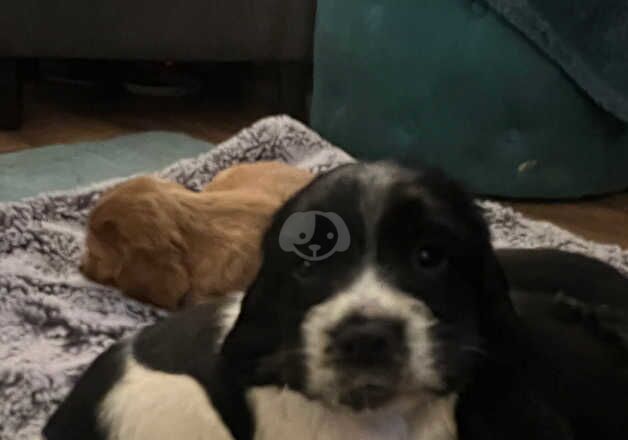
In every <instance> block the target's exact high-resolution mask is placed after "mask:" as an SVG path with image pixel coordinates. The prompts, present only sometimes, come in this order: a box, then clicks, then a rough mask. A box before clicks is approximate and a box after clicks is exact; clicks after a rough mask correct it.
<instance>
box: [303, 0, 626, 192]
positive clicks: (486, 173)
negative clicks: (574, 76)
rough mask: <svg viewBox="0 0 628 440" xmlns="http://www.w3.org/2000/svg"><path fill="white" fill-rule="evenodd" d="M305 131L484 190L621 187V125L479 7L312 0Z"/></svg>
mask: <svg viewBox="0 0 628 440" xmlns="http://www.w3.org/2000/svg"><path fill="white" fill-rule="evenodd" d="M311 123H312V126H313V127H314V128H315V129H317V130H318V131H319V132H320V133H321V134H322V135H323V136H325V137H327V138H329V139H330V140H331V141H333V142H334V143H336V144H338V145H340V146H342V147H344V148H346V149H347V150H348V151H349V152H350V153H352V154H354V155H356V156H358V157H360V158H367V159H376V158H391V157H392V158H398V159H402V160H403V159H413V160H415V159H419V160H422V161H424V162H427V163H429V164H432V165H437V166H440V167H442V168H443V169H445V170H446V171H447V172H449V173H450V174H452V175H454V176H455V177H457V178H458V179H460V180H462V181H464V182H465V183H467V184H468V185H469V187H470V188H471V189H472V190H473V191H475V192H477V193H483V194H492V195H503V196H516V197H574V196H581V195H585V194H592V193H600V192H607V191H613V190H619V189H623V188H625V187H628V134H627V130H626V125H625V124H624V123H623V122H621V121H620V120H619V119H617V118H616V117H614V116H613V115H611V114H610V113H607V112H606V111H605V110H603V109H602V108H600V107H599V106H597V105H596V104H595V103H594V102H593V100H592V99H591V98H590V97H588V96H587V95H586V94H585V93H583V92H582V89H580V88H579V87H577V86H576V85H575V83H574V82H573V81H572V80H571V79H570V78H569V77H567V76H566V74H565V73H564V72H563V71H562V70H561V69H560V68H559V67H558V65H556V64H555V63H554V62H552V61H550V59H549V58H548V57H547V56H546V55H545V54H544V53H542V52H541V51H540V50H539V49H537V47H536V46H535V45H534V44H532V43H531V42H530V41H529V40H527V39H526V38H525V37H524V36H523V35H522V34H521V33H520V32H519V31H518V30H517V29H515V28H514V27H512V26H511V25H510V24H508V23H507V22H506V21H505V20H504V19H502V18H501V17H500V16H498V15H497V14H496V13H495V12H493V10H491V9H488V8H487V7H486V6H484V5H483V4H482V3H478V2H472V1H468V0H438V1H431V0H397V1H395V2H390V1H387V0H343V1H342V2H338V1H333V0H319V1H318V13H317V27H316V35H315V72H314V94H313V99H312V116H311Z"/></svg>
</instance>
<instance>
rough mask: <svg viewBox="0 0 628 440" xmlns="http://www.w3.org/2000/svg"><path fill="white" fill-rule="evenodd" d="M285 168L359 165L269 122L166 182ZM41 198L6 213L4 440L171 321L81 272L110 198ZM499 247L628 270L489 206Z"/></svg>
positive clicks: (279, 121) (2, 254) (1, 362)
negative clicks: (120, 347) (101, 358)
mask: <svg viewBox="0 0 628 440" xmlns="http://www.w3.org/2000/svg"><path fill="white" fill-rule="evenodd" d="M257 160H283V161H285V162H288V163H291V164H295V165H298V166H300V167H303V168H307V169H310V170H312V171H314V172H322V171H325V170H328V169H331V168H333V167H335V166H337V165H339V164H342V163H346V162H348V161H352V160H353V159H352V158H351V157H350V156H348V155H347V154H346V153H344V152H343V151H342V150H340V149H338V148H335V147H333V146H332V145H330V144H328V143H327V142H325V141H324V140H322V139H321V138H320V137H319V136H318V135H316V134H315V133H313V132H312V131H311V130H309V129H308V128H306V127H305V126H303V125H302V124H300V123H298V122H296V121H294V120H292V119H290V118H287V117H284V116H279V117H271V118H266V119H264V120H261V121H260V122H258V123H256V124H254V125H253V126H251V127H250V128H247V129H245V130H243V131H242V132H240V133H239V134H238V135H237V136H235V137H234V138H232V139H230V140H228V141H226V142H225V143H223V144H221V145H219V146H218V147H216V148H214V149H212V150H211V151H210V152H208V153H206V154H203V155H201V156H199V157H197V158H193V159H185V160H182V161H180V162H177V163H175V164H174V165H172V166H170V167H168V168H167V169H165V170H164V171H162V172H161V173H159V175H161V176H162V177H165V178H168V179H172V180H176V181H177V182H180V183H182V184H184V185H186V186H187V187H189V188H192V189H200V188H201V187H202V186H203V185H204V184H206V183H207V182H208V181H209V180H211V178H212V177H213V176H214V175H215V174H216V173H217V172H218V171H219V170H221V169H224V168H226V167H228V166H230V165H233V164H235V163H238V162H243V161H248V162H250V161H257ZM114 183H115V182H114V181H110V182H105V183H101V184H98V185H94V186H92V187H90V188H85V189H79V190H75V191H67V192H59V193H55V194H49V195H41V196H38V197H35V198H32V199H28V200H25V201H22V202H17V203H4V204H0V439H2V440H4V439H7V440H8V439H11V440H20V439H33V438H37V436H38V435H39V431H40V429H41V427H42V426H43V423H44V421H45V419H46V417H47V416H48V415H49V414H50V413H51V412H52V411H53V409H54V408H55V406H56V405H57V404H58V403H59V402H60V401H61V399H62V398H63V397H64V396H65V394H66V393H67V392H68V390H69V389H70V387H71V386H72V384H73V382H74V380H75V379H76V378H77V376H78V375H80V374H81V373H82V371H83V370H84V369H85V367H86V366H87V365H88V364H89V363H90V362H91V361H92V360H93V359H94V358H95V357H96V356H97V355H98V354H99V353H100V352H102V351H103V350H104V349H105V348H106V347H108V346H109V345H110V344H112V343H113V342H114V341H116V340H118V339H120V338H121V337H123V336H125V335H127V334H129V333H130V332H133V331H135V330H137V329H138V328H139V327H141V326H144V325H147V324H149V323H151V322H153V321H154V320H156V319H159V318H160V317H162V316H164V315H165V313H164V312H162V311H159V310H156V309H155V308H152V307H151V306H148V305H144V304H140V303H137V302H135V301H133V300H131V299H129V298H126V297H123V296H121V295H120V294H119V293H118V292H116V291H115V290H114V289H111V288H108V287H104V286H100V285H97V284H94V283H91V282H89V281H87V280H86V279H84V278H83V277H82V276H81V275H80V273H79V272H78V269H77V263H78V261H79V257H80V254H81V250H82V246H83V244H82V242H83V227H84V225H85V221H86V218H87V214H88V212H89V209H90V207H91V206H92V205H93V204H94V202H95V201H96V200H97V198H98V196H99V194H100V193H101V192H102V190H103V189H105V188H107V187H110V186H111V185H113V184H114ZM481 205H482V207H483V208H484V209H485V211H486V216H487V218H488V220H489V221H490V223H491V228H492V232H493V235H494V240H495V244H496V245H498V246H516V247H535V246H550V247H554V248H560V249H565V250H571V251H576V252H581V253H584V254H588V255H593V256H596V257H598V258H601V259H603V260H605V261H608V262H610V263H611V264H614V265H615V266H616V267H618V268H620V269H622V270H624V271H628V253H627V252H625V251H622V250H621V249H620V248H618V247H615V246H605V245H600V244H595V243H591V242H587V241H585V240H582V239H579V238H577V237H575V236H573V235H572V234H569V233H567V232H565V231H563V230H561V229H559V228H557V227H555V226H553V225H550V224H547V223H542V222H535V221H531V220H528V219H526V218H524V217H522V216H521V215H519V214H516V213H515V212H513V211H512V210H510V209H508V208H504V207H502V206H501V205H499V204H498V203H494V202H483V203H481Z"/></svg>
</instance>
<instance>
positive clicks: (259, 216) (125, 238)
mask: <svg viewBox="0 0 628 440" xmlns="http://www.w3.org/2000/svg"><path fill="white" fill-rule="evenodd" d="M312 177H313V175H312V174H311V173H309V172H307V171H304V170H300V169H298V168H295V167H293V166H290V165H286V164H284V163H281V162H257V163H253V164H243V165H236V166H234V167H232V168H229V169H227V170H225V171H222V172H221V173H219V174H218V175H217V176H216V177H215V178H214V179H213V180H212V181H211V182H210V183H209V184H208V185H207V186H206V187H205V189H204V190H203V191H202V192H193V191H190V190H188V189H186V188H184V187H183V186H181V185H179V184H176V183H172V182H168V181H165V180H162V179H157V178H154V177H138V178H135V179H131V180H129V181H127V182H124V183H122V184H120V185H118V186H116V187H114V188H113V189H111V190H109V191H108V192H106V193H105V194H103V196H102V197H101V199H100V200H99V201H98V203H97V205H96V206H95V207H94V209H93V210H92V212H91V215H90V218H89V223H88V229H87V238H86V252H85V254H84V256H83V261H82V264H81V270H82V272H83V273H84V274H85V275H86V276H87V277H88V278H91V279H93V280H94V281H97V282H99V283H104V284H110V285H113V286H115V287H117V288H119V289H120V290H122V291H123V292H124V293H126V294H127V295H129V296H131V297H133V298H136V299H138V300H141V301H145V302H149V303H153V304H155V305H158V306H160V307H165V308H168V309H175V308H177V307H179V306H180V305H182V304H183V303H185V304H188V303H191V304H195V303H201V302H206V301H209V300H211V299H212V298H215V297H217V296H220V295H224V294H227V293H229V292H231V291H235V290H242V289H245V288H246V287H247V286H248V285H249V283H251V282H252V281H253V278H254V277H255V274H256V273H257V270H258V268H259V265H260V260H261V255H260V252H261V251H260V243H261V238H262V235H263V233H264V231H265V229H266V227H267V226H268V224H269V223H270V220H271V217H272V215H273V214H274V213H275V211H276V210H277V209H278V208H279V207H280V206H281V205H282V204H283V203H284V202H285V201H286V200H287V199H288V198H289V197H290V196H292V195H293V194H294V193H295V192H296V191H298V190H299V189H301V188H302V187H304V186H305V185H306V184H307V183H309V182H310V180H311V179H312Z"/></svg>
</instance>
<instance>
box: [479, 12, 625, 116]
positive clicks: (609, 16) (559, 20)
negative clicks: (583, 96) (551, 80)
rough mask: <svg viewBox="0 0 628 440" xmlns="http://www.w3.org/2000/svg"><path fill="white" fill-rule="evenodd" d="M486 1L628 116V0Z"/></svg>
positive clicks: (619, 113)
mask: <svg viewBox="0 0 628 440" xmlns="http://www.w3.org/2000/svg"><path fill="white" fill-rule="evenodd" d="M486 1H487V3H489V4H490V5H491V6H492V7H493V8H494V9H495V10H496V11H499V12H500V13H501V14H502V15H503V16H504V17H505V18H506V19H507V20H508V21H509V22H510V23H512V24H513V25H514V26H516V27H517V28H518V29H519V30H521V31H522V32H523V33H524V34H525V35H526V36H528V37H529V38H530V39H531V40H533V41H534V42H535V43H536V44H538V46H539V47H540V48H541V49H542V50H543V52H545V53H546V54H548V55H549V56H550V57H551V58H552V59H554V60H556V62H558V63H559V64H560V66H561V67H562V68H563V69H565V71H566V72H568V74H569V76H570V77H571V78H573V79H574V81H576V82H577V83H578V84H579V85H580V86H581V87H582V88H583V89H584V90H585V91H586V92H587V93H588V94H589V96H591V97H592V98H593V99H594V100H595V101H596V102H598V103H599V104H600V105H601V106H602V107H604V108H605V109H606V110H608V111H609V112H611V113H613V114H614V115H615V116H617V117H618V118H620V119H622V120H623V121H624V122H628V1H626V0H486Z"/></svg>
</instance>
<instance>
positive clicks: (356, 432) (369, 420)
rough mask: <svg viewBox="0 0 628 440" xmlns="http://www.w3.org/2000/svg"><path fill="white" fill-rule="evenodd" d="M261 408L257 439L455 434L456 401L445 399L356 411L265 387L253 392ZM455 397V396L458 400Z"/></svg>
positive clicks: (439, 439)
mask: <svg viewBox="0 0 628 440" xmlns="http://www.w3.org/2000/svg"><path fill="white" fill-rule="evenodd" d="M249 402H250V403H251V406H252V408H254V411H255V418H256V435H255V440H275V439H284V438H285V439H292V438H294V439H300V440H301V439H302V440H347V439H352V440H353V439H359V440H455V439H456V438H457V436H456V430H455V425H454V424H453V418H452V416H451V415H452V414H453V411H450V409H453V404H450V402H439V403H438V404H435V405H433V406H430V407H429V408H423V409H422V410H421V411H420V412H417V413H416V414H410V415H406V416H401V415H400V414H396V413H393V412H389V413H382V414H369V415H362V416H356V415H355V414H352V413H350V412H343V411H332V410H330V409H328V408H326V407H324V406H322V405H320V404H318V403H316V402H312V401H310V400H307V399H305V398H304V397H302V396H301V395H300V394H298V393H294V392H291V391H288V390H278V389H276V388H271V387H268V388H259V389H256V390H253V391H252V392H251V393H250V394H249ZM452 403H453V400H452Z"/></svg>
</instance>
